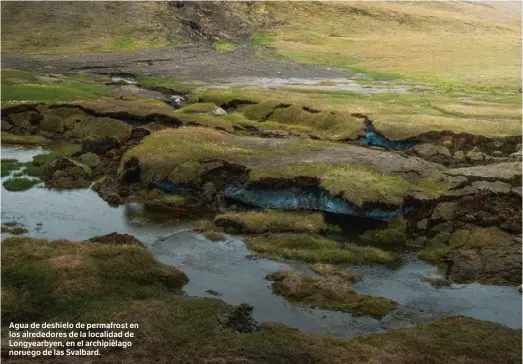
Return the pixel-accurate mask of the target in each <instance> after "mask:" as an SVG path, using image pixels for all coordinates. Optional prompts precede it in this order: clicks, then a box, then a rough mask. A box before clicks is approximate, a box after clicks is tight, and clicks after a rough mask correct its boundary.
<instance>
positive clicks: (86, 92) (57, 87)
mask: <svg viewBox="0 0 523 364" xmlns="http://www.w3.org/2000/svg"><path fill="white" fill-rule="evenodd" d="M111 94H112V92H111V90H110V89H108V88H106V87H103V86H100V85H94V84H84V83H66V82H54V83H46V84H44V83H26V84H16V85H9V86H2V101H30V102H63V101H74V100H86V99H97V98H101V97H104V96H110V95H111Z"/></svg>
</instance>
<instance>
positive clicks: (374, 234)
mask: <svg viewBox="0 0 523 364" xmlns="http://www.w3.org/2000/svg"><path fill="white" fill-rule="evenodd" d="M360 239H361V240H362V241H363V242H364V243H367V244H371V245H373V244H375V245H387V244H389V245H390V244H404V243H405V239H406V235H405V219H404V218H403V216H400V217H397V218H394V219H392V220H391V221H390V223H389V225H388V226H387V228H386V229H383V230H369V231H366V232H365V233H363V234H362V235H361V236H360Z"/></svg>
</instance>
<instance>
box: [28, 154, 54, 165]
mask: <svg viewBox="0 0 523 364" xmlns="http://www.w3.org/2000/svg"><path fill="white" fill-rule="evenodd" d="M57 155H58V153H45V154H38V155H35V156H34V157H33V162H32V164H34V165H35V166H45V165H46V164H47V163H50V162H52V161H53V160H54V159H55V158H56V156H57Z"/></svg>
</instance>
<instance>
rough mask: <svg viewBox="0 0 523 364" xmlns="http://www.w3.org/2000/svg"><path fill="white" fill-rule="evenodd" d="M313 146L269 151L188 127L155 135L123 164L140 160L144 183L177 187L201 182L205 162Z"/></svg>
mask: <svg viewBox="0 0 523 364" xmlns="http://www.w3.org/2000/svg"><path fill="white" fill-rule="evenodd" d="M310 146H311V144H309V143H300V144H296V148H294V150H291V149H283V148H280V149H268V148H267V147H266V145H265V144H264V143H259V144H258V143H249V141H248V140H245V141H244V140H243V139H239V138H238V137H235V136H233V135H229V134H226V133H223V132H219V131H216V130H210V129H206V128H195V127H187V128H178V129H165V130H160V131H158V132H155V133H152V134H151V135H149V136H147V137H145V138H144V140H143V141H142V143H140V144H139V145H138V146H136V147H135V148H133V149H131V150H129V151H127V152H126V153H125V155H124V157H123V162H125V161H126V160H128V159H130V158H132V157H136V158H138V160H139V161H140V167H141V168H142V181H144V182H151V181H159V180H164V179H169V180H170V181H172V182H175V183H177V182H180V183H182V182H185V183H190V182H195V181H197V180H198V178H199V177H200V174H201V173H202V172H203V167H202V166H201V165H200V163H199V162H200V160H202V159H223V160H229V161H242V160H249V159H262V158H270V157H276V156H279V155H288V154H297V153H299V152H300V151H303V150H307V149H311V148H310ZM300 147H301V148H300Z"/></svg>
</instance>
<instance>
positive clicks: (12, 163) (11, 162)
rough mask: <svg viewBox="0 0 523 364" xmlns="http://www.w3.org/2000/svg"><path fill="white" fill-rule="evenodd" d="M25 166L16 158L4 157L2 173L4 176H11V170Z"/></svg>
mask: <svg viewBox="0 0 523 364" xmlns="http://www.w3.org/2000/svg"><path fill="white" fill-rule="evenodd" d="M22 166H23V163H21V162H19V161H17V160H16V159H2V161H1V171H2V172H1V174H2V177H6V176H9V174H11V172H13V171H16V170H18V169H20V168H21V167H22Z"/></svg>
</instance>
